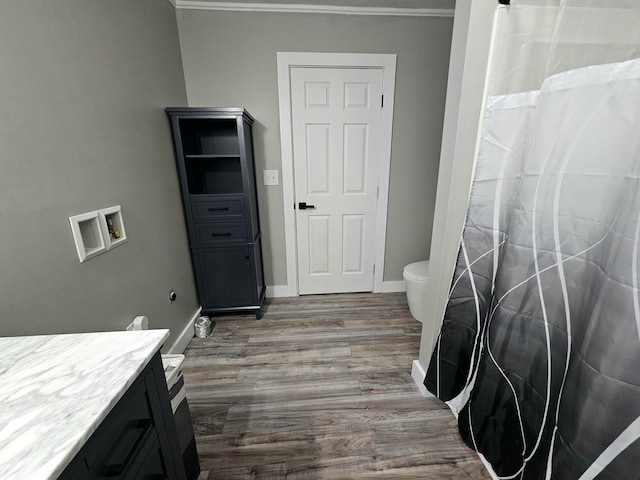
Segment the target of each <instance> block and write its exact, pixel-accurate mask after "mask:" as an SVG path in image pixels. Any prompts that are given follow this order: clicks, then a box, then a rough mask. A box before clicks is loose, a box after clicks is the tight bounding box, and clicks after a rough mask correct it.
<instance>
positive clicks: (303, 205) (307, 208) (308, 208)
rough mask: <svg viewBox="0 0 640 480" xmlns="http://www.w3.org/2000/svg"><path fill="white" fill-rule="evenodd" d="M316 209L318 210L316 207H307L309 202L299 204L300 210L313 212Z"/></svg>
mask: <svg viewBox="0 0 640 480" xmlns="http://www.w3.org/2000/svg"><path fill="white" fill-rule="evenodd" d="M314 208H316V206H315V205H307V202H299V203H298V209H299V210H313V209H314Z"/></svg>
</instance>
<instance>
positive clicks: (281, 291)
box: [266, 285, 291, 298]
mask: <svg viewBox="0 0 640 480" xmlns="http://www.w3.org/2000/svg"><path fill="white" fill-rule="evenodd" d="M266 295H267V298H277V297H290V296H291V295H289V286H288V285H267V293H266Z"/></svg>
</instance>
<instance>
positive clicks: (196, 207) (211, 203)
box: [191, 196, 244, 221]
mask: <svg viewBox="0 0 640 480" xmlns="http://www.w3.org/2000/svg"><path fill="white" fill-rule="evenodd" d="M191 212H192V213H193V219H194V220H195V221H202V220H215V219H221V220H231V219H238V220H240V219H242V218H244V202H243V200H242V197H241V196H237V197H225V198H220V199H210V198H208V199H200V198H192V199H191Z"/></svg>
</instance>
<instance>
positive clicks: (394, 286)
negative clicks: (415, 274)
mask: <svg viewBox="0 0 640 480" xmlns="http://www.w3.org/2000/svg"><path fill="white" fill-rule="evenodd" d="M406 291H407V287H406V285H405V283H404V280H395V281H388V282H382V284H381V285H380V287H379V288H377V289H374V291H373V293H393V292H406ZM266 294H267V298H278V297H291V296H292V295H291V294H290V293H289V286H288V285H267V293H266ZM293 296H294V297H295V295H293Z"/></svg>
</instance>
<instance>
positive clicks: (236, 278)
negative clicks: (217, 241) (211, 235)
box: [198, 246, 257, 310]
mask: <svg viewBox="0 0 640 480" xmlns="http://www.w3.org/2000/svg"><path fill="white" fill-rule="evenodd" d="M198 253H199V263H200V271H201V272H202V285H201V294H202V295H203V296H204V302H203V303H204V304H205V305H203V307H204V310H207V309H212V308H232V307H240V306H246V305H252V304H255V303H256V302H257V299H256V298H255V293H254V289H253V272H252V267H251V264H252V261H251V260H252V255H251V253H252V252H251V250H250V248H249V247H246V246H238V247H217V248H201V249H199V252H198Z"/></svg>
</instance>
